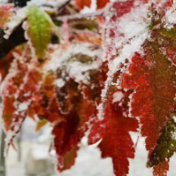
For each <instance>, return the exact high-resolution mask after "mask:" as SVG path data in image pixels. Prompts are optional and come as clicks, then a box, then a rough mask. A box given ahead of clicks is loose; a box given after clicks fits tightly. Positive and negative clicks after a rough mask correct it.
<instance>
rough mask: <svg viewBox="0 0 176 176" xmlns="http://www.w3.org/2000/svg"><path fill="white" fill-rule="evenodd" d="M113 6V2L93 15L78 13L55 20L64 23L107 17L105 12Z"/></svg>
mask: <svg viewBox="0 0 176 176" xmlns="http://www.w3.org/2000/svg"><path fill="white" fill-rule="evenodd" d="M68 1H69V0H68ZM69 2H70V1H69ZM112 4H113V2H111V3H109V4H108V5H106V7H104V8H103V9H101V10H97V11H95V12H92V13H85V14H80V13H78V14H73V15H65V16H59V17H57V18H55V19H54V20H56V21H64V20H75V19H81V18H89V17H94V18H95V17H98V16H100V17H103V16H105V12H106V11H108V10H109V9H110V7H112Z"/></svg>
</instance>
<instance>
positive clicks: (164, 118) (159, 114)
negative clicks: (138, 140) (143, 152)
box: [122, 30, 176, 172]
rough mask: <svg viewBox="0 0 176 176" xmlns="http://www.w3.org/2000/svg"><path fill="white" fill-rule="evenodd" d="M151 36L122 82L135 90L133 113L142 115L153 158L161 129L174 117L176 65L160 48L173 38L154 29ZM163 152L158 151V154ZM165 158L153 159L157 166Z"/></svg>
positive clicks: (134, 58)
mask: <svg viewBox="0 0 176 176" xmlns="http://www.w3.org/2000/svg"><path fill="white" fill-rule="evenodd" d="M151 38H152V41H151V40H150V41H149V40H146V41H145V43H144V45H143V50H144V54H143V55H140V54H138V53H136V54H135V56H134V57H133V58H132V63H131V64H130V66H129V69H128V71H129V73H126V74H125V75H124V79H123V83H122V86H123V87H124V88H128V89H135V93H134V94H133V96H132V102H131V107H132V110H131V114H132V115H133V116H136V117H137V116H139V117H140V122H141V124H142V128H141V134H142V135H143V136H146V149H147V150H149V158H150V159H151V154H152V152H153V150H154V148H155V147H157V145H159V144H157V141H158V139H159V137H160V135H161V132H162V129H164V128H165V127H166V125H167V122H168V121H169V120H170V119H172V116H171V113H172V112H174V110H175V108H176V102H175V100H174V97H175V94H176V83H175V72H176V67H175V66H174V65H173V64H172V61H170V60H169V59H168V57H167V53H164V52H160V48H161V47H164V46H165V47H166V45H167V41H168V40H169V41H170V42H172V40H171V39H168V38H165V37H164V36H161V35H159V34H158V33H157V32H156V31H155V30H154V31H153V32H152V34H151ZM160 41H163V42H160ZM160 153H161V152H157V154H159V155H160ZM156 157H157V156H156ZM156 157H153V159H154V158H156ZM158 158H161V157H159V156H158ZM166 158H167V156H166ZM162 161H163V160H159V161H158V162H157V163H155V162H153V161H150V162H151V163H153V164H152V165H156V164H158V163H159V162H162ZM162 166H163V167H164V164H163V165H162ZM165 168H167V167H165ZM155 172H156V170H155Z"/></svg>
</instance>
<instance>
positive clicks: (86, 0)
mask: <svg viewBox="0 0 176 176" xmlns="http://www.w3.org/2000/svg"><path fill="white" fill-rule="evenodd" d="M75 2H76V4H77V6H78V7H79V8H80V9H83V8H84V7H85V6H87V7H90V6H91V3H92V2H91V0H75Z"/></svg>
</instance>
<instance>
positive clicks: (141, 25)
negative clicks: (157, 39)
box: [98, 2, 150, 120]
mask: <svg viewBox="0 0 176 176" xmlns="http://www.w3.org/2000/svg"><path fill="white" fill-rule="evenodd" d="M148 7H149V4H143V3H140V2H137V3H136V4H134V7H133V8H132V9H131V11H130V12H129V13H126V14H124V15H122V16H121V17H118V18H117V19H116V20H115V21H112V17H113V16H114V15H115V14H116V13H118V12H116V9H113V8H112V7H111V8H110V10H109V12H107V14H106V22H105V24H104V27H103V28H104V29H103V32H102V35H103V42H104V43H103V44H104V46H103V49H104V56H105V58H106V59H107V60H108V62H109V72H108V74H107V75H108V78H107V80H106V82H105V88H104V90H103V91H102V94H101V97H102V103H101V104H100V105H99V106H98V111H99V113H98V118H99V119H100V120H102V119H103V116H104V114H103V111H104V105H105V102H106V95H107V91H108V89H109V86H110V85H111V83H112V77H113V75H114V73H115V72H116V71H118V70H119V64H120V63H124V62H125V60H126V59H128V60H131V58H132V56H133V55H134V52H140V53H142V49H141V45H142V44H143V43H144V41H145V40H146V39H147V38H149V36H150V32H149V30H148V28H149V24H150V18H149V17H148V12H149V11H148ZM112 31H113V32H114V35H115V37H111V36H110V35H111V32H112ZM107 54H108V57H107ZM115 55H118V56H117V57H115V58H114V59H112V58H113V56H115Z"/></svg>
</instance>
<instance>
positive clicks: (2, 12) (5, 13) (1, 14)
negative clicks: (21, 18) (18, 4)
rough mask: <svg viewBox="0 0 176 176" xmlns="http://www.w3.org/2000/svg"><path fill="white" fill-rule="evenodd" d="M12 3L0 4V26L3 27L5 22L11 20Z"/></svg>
mask: <svg viewBox="0 0 176 176" xmlns="http://www.w3.org/2000/svg"><path fill="white" fill-rule="evenodd" d="M12 7H13V5H11V4H6V5H1V6H0V28H1V29H5V28H6V24H7V23H8V22H9V21H10V20H11V17H12V16H13V11H12Z"/></svg>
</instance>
